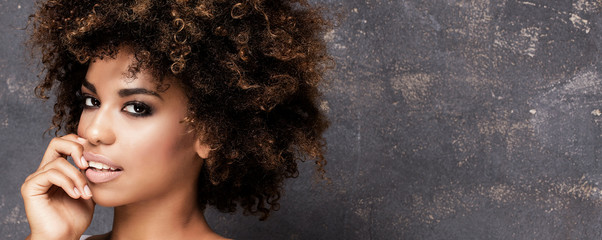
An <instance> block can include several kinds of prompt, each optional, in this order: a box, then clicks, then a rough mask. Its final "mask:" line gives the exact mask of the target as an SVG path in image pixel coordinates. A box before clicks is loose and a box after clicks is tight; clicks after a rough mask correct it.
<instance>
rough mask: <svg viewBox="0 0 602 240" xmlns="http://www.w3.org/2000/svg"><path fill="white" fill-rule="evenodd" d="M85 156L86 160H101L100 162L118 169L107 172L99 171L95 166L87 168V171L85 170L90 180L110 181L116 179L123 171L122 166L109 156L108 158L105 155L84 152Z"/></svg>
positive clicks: (94, 181)
mask: <svg viewBox="0 0 602 240" xmlns="http://www.w3.org/2000/svg"><path fill="white" fill-rule="evenodd" d="M84 158H85V159H86V161H91V162H99V163H102V164H105V165H107V166H109V167H112V168H115V169H117V171H106V172H103V171H97V170H95V169H93V168H88V169H86V171H85V173H86V178H88V180H89V181H90V182H92V183H105V182H109V181H111V180H114V179H115V178H117V177H119V176H120V175H121V174H122V173H123V168H122V167H120V166H118V165H116V164H115V163H113V162H112V161H111V160H110V159H109V158H107V157H105V156H103V155H100V154H94V153H91V152H84Z"/></svg>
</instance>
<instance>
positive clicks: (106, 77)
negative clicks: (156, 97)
mask: <svg viewBox="0 0 602 240" xmlns="http://www.w3.org/2000/svg"><path fill="white" fill-rule="evenodd" d="M133 64H135V58H134V55H133V54H132V53H130V52H127V51H119V52H118V54H117V55H115V56H114V57H104V58H102V59H101V58H97V59H94V60H92V61H91V62H90V65H89V66H88V71H87V72H86V81H87V82H89V83H91V84H92V85H95V86H96V85H99V84H101V85H104V86H108V87H128V88H131V87H143V88H148V89H156V88H158V82H157V81H155V80H154V78H153V76H152V74H150V72H149V71H147V70H144V69H141V70H140V71H138V72H132V71H130V70H131V67H132V66H133Z"/></svg>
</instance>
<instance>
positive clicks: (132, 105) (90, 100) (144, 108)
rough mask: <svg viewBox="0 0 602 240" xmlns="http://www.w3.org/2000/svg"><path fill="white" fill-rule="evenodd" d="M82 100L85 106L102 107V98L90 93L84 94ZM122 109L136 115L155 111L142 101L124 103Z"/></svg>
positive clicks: (140, 115)
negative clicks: (99, 98)
mask: <svg viewBox="0 0 602 240" xmlns="http://www.w3.org/2000/svg"><path fill="white" fill-rule="evenodd" d="M81 101H82V102H83V107H84V108H98V107H100V100H98V99H96V98H95V97H93V96H91V95H88V94H84V95H83V97H82V100H81ZM121 111H123V112H126V113H127V114H129V115H131V116H134V117H147V116H150V115H151V114H152V113H153V108H152V107H151V106H150V105H148V104H146V103H144V102H142V101H128V102H126V103H125V104H124V105H123V107H122V108H121Z"/></svg>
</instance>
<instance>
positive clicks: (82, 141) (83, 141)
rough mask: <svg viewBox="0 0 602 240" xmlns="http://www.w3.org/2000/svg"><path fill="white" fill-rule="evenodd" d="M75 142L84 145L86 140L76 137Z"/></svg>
mask: <svg viewBox="0 0 602 240" xmlns="http://www.w3.org/2000/svg"><path fill="white" fill-rule="evenodd" d="M77 141H78V142H80V143H86V139H85V138H81V137H77Z"/></svg>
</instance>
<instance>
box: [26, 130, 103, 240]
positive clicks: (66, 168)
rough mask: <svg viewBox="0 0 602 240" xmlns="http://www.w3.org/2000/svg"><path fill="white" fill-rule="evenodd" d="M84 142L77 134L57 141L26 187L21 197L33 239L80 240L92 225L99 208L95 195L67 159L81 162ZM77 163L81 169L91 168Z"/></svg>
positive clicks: (55, 140) (30, 176) (51, 145)
mask: <svg viewBox="0 0 602 240" xmlns="http://www.w3.org/2000/svg"><path fill="white" fill-rule="evenodd" d="M84 141H85V140H84V139H81V138H78V137H77V136H76V135H75V134H70V135H66V136H63V137H60V138H54V139H53V140H52V141H51V142H50V144H49V145H48V148H47V150H46V153H45V154H44V157H42V162H41V163H40V166H39V167H38V169H37V171H36V172H34V173H33V174H31V175H29V177H27V179H26V180H25V182H24V183H23V185H22V187H21V195H22V196H23V200H24V203H25V210H26V214H27V219H28V221H29V226H30V229H31V235H30V237H31V239H34V240H35V239H48V240H52V239H79V235H81V233H83V232H84V231H85V230H86V228H88V226H89V225H90V222H91V221H92V214H93V213H94V205H95V204H94V202H93V201H92V200H91V197H92V194H91V192H90V189H89V187H88V185H87V184H88V183H87V182H86V178H85V176H84V175H83V174H82V173H81V172H80V171H79V170H78V169H77V168H75V167H73V166H72V165H71V164H70V163H69V162H68V161H67V156H71V157H73V158H74V159H77V160H79V159H81V156H82V154H83V150H84V148H83V146H82V145H81V144H82V143H83V142H84ZM74 162H75V163H76V166H77V167H78V168H80V169H85V168H87V165H82V163H81V162H80V161H74ZM38 236H39V237H38ZM53 236H55V237H53Z"/></svg>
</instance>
